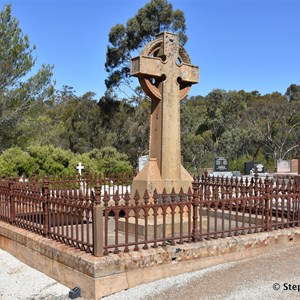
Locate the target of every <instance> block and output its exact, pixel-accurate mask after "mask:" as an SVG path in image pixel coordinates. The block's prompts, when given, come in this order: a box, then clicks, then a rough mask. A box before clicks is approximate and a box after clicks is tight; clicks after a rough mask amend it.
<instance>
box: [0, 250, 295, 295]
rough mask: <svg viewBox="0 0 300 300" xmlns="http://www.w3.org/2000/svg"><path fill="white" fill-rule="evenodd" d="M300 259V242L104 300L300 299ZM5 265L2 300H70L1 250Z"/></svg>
mask: <svg viewBox="0 0 300 300" xmlns="http://www.w3.org/2000/svg"><path fill="white" fill-rule="evenodd" d="M299 261H300V245H299V246H292V247H289V248H283V249H281V250H279V251H274V252H272V253H269V254H264V255H260V256H257V257H255V258H252V259H245V260H241V261H237V262H231V263H224V264H221V265H218V266H214V267H210V268H207V269H204V270H199V271H196V272H191V273H187V274H183V275H179V276H174V277H170V278H167V279H162V280H158V281H156V282H152V283H149V284H143V285H140V286H138V287H135V288H132V289H128V290H126V291H123V292H120V293H116V294H114V295H111V296H108V297H105V298H103V300H104V299H105V300H127V299H128V300H132V299H143V300H154V299H156V300H157V299H159V300H169V299H172V300H173V299H174V300H176V299H178V300H182V298H183V297H184V298H186V299H189V300H190V299H195V300H198V299H203V300H208V299H213V300H214V299H215V300H221V299H222V300H223V299H226V300H235V299H236V300H244V299H245V300H248V299H255V300H256V299H258V298H263V299H281V300H284V299H289V300H293V299H300V291H299V292H298V288H299V290H300V264H299ZM0 266H1V273H0V300H16V299H22V300H23V299H26V300H29V299H30V300H41V299H47V300H64V299H69V298H68V293H69V288H67V287H65V286H63V285H61V284H59V283H57V282H56V281H55V280H53V279H51V278H49V277H48V276H46V275H45V274H43V273H41V272H38V271H36V270H34V269H32V268H30V267H28V266H27V265H25V264H23V263H22V262H20V261H18V260H17V259H16V258H14V257H13V256H12V255H10V254H9V253H7V252H5V251H2V250H1V249H0ZM277 289H278V290H277ZM78 299H83V298H78Z"/></svg>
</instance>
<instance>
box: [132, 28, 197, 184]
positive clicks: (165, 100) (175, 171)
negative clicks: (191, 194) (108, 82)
mask: <svg viewBox="0 0 300 300" xmlns="http://www.w3.org/2000/svg"><path fill="white" fill-rule="evenodd" d="M131 75H132V76H136V77H138V79H139V81H140V84H141V86H142V88H143V90H144V91H145V93H146V94H147V95H148V96H149V97H150V98H151V100H152V101H151V125H150V128H151V129H150V149H149V155H150V162H149V164H150V165H151V164H152V165H153V161H156V163H157V166H158V168H159V173H160V176H161V180H162V181H171V182H172V184H173V183H174V182H175V181H180V180H186V179H187V178H188V180H191V176H190V175H189V174H187V171H186V170H185V169H184V168H183V166H182V165H181V148H180V100H181V99H183V98H184V97H185V96H186V95H187V93H188V91H189V89H190V87H191V85H192V84H194V83H197V82H198V80H199V69H198V67H195V66H193V65H192V64H191V62H190V59H189V56H188V54H187V53H186V52H185V50H184V48H183V47H182V46H180V45H179V42H178V37H177V35H175V34H173V33H169V32H163V33H161V34H159V35H157V38H156V39H155V40H154V41H152V42H150V43H149V44H148V45H146V46H145V48H144V49H143V50H142V52H141V55H140V56H138V57H136V58H133V59H132V60H131ZM151 162H152V163H151ZM150 165H149V166H148V169H146V170H144V173H145V172H147V173H148V175H145V174H144V175H143V176H142V175H141V176H142V177H145V176H146V177H149V174H150V173H151V176H152V177H153V176H154V177H155V175H153V174H154V173H155V172H154V171H153V170H152V171H151V170H149V168H150V169H151V168H152V167H151V166H150ZM145 168H146V167H145ZM154 168H155V166H154ZM141 173H143V170H142V171H141ZM141 176H140V177H141ZM138 177H139V175H138V176H137V179H138ZM183 177H184V178H183ZM146 180H149V178H148V179H146ZM151 180H152V181H153V180H159V179H155V178H150V181H151ZM146 187H147V188H148V189H149V187H148V186H146Z"/></svg>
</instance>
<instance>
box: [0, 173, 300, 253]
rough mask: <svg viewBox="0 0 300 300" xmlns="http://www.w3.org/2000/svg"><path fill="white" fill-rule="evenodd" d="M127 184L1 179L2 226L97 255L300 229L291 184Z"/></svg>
mask: <svg viewBox="0 0 300 300" xmlns="http://www.w3.org/2000/svg"><path fill="white" fill-rule="evenodd" d="M103 178H104V179H103ZM130 178H132V177H129V178H126V177H122V178H121V179H117V178H113V179H112V178H110V177H107V176H106V177H96V176H89V177H85V178H78V177H77V178H70V177H68V178H61V177H60V178H58V177H51V178H50V177H46V178H43V179H39V178H35V179H34V180H33V179H31V180H28V181H27V180H22V181H19V180H16V179H13V178H10V179H7V180H4V179H1V178H0V220H1V221H4V222H9V223H11V224H13V225H16V226H19V227H22V228H24V229H26V230H31V231H33V232H35V233H37V234H40V235H43V236H45V237H49V238H52V239H54V240H57V241H60V242H62V243H64V244H66V245H69V246H72V247H75V248H78V249H80V250H82V251H86V252H91V253H93V254H94V255H96V256H101V255H107V254H109V253H110V252H113V253H119V252H120V251H124V252H128V251H132V250H139V249H140V248H143V249H148V248H149V247H154V248H156V247H159V246H162V247H164V246H166V245H175V244H176V243H178V244H182V243H184V242H188V243H190V242H196V241H203V240H209V239H212V238H213V239H217V238H225V237H230V236H233V235H235V236H236V235H242V234H251V233H256V232H262V231H269V230H277V229H281V228H288V227H294V226H299V225H300V200H299V194H300V193H299V186H298V185H297V183H296V182H293V181H292V180H288V181H286V182H285V181H283V182H279V181H273V180H272V179H269V178H266V179H265V180H262V179H261V178H258V176H255V177H253V178H250V179H249V178H239V179H238V178H215V177H209V176H208V175H207V174H203V175H202V176H201V177H195V178H194V181H193V183H192V186H191V188H190V189H189V190H188V191H183V190H182V189H181V190H180V191H175V190H174V189H173V190H172V191H171V193H169V194H168V193H167V192H166V190H163V191H162V193H160V194H158V193H157V191H154V193H153V194H152V195H149V194H148V192H147V191H145V193H144V195H139V194H138V192H135V193H130V186H129V185H127V184H128V183H129V182H130V180H131V179H130ZM121 186H122V189H121V188H120V187H121Z"/></svg>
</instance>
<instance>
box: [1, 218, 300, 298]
mask: <svg viewBox="0 0 300 300" xmlns="http://www.w3.org/2000/svg"><path fill="white" fill-rule="evenodd" d="M299 241H300V228H290V229H281V230H274V231H270V232H263V233H257V234H249V235H240V236H235V237H229V238H224V239H216V240H213V239H212V240H210V241H203V242H198V243H185V244H183V245H179V244H178V245H175V246H167V247H166V248H165V249H164V248H161V247H159V248H156V249H153V248H151V249H149V250H140V251H131V252H129V253H123V252H121V253H119V254H109V255H108V256H103V257H99V258H96V257H94V256H93V255H91V254H87V253H85V252H82V251H79V250H76V249H72V248H70V247H68V246H66V245H63V244H60V243H58V242H56V241H53V240H51V239H47V238H44V237H42V236H39V235H36V234H34V233H32V232H28V231H26V230H24V229H21V228H17V227H14V226H11V225H9V224H7V223H4V222H0V248H2V249H4V250H6V251H8V252H10V253H11V254H13V255H14V256H15V257H17V258H18V259H20V260H21V261H23V262H25V263H26V264H28V265H30V266H31V267H34V268H36V269H38V270H39V271H42V272H43V273H45V274H47V275H48V276H50V277H52V278H54V279H55V280H57V281H59V282H60V283H62V284H64V285H66V286H68V287H70V288H73V287H74V286H80V287H81V289H82V295H83V296H84V297H87V298H94V299H97V298H99V297H103V296H105V295H108V294H111V293H114V292H117V291H120V290H122V289H126V288H130V287H133V286H136V285H138V284H142V283H148V282H151V281H154V280H158V279H161V278H165V277H168V276H174V275H178V274H181V273H184V272H190V271H195V270H199V269H202V268H205V267H208V266H212V265H217V264H220V263H223V262H229V261H234V260H240V259H243V258H248V257H253V256H256V255H259V254H262V253H265V252H270V251H272V250H274V248H276V247H287V246H289V245H292V244H294V243H296V242H299Z"/></svg>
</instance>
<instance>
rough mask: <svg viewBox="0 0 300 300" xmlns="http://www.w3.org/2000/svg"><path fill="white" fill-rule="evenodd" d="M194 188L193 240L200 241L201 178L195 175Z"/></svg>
mask: <svg viewBox="0 0 300 300" xmlns="http://www.w3.org/2000/svg"><path fill="white" fill-rule="evenodd" d="M192 188H193V198H192V207H193V210H192V214H193V229H192V240H193V241H194V242H197V241H199V230H198V210H199V205H200V202H199V191H198V189H199V179H198V180H197V178H196V177H194V180H193V182H192Z"/></svg>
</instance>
